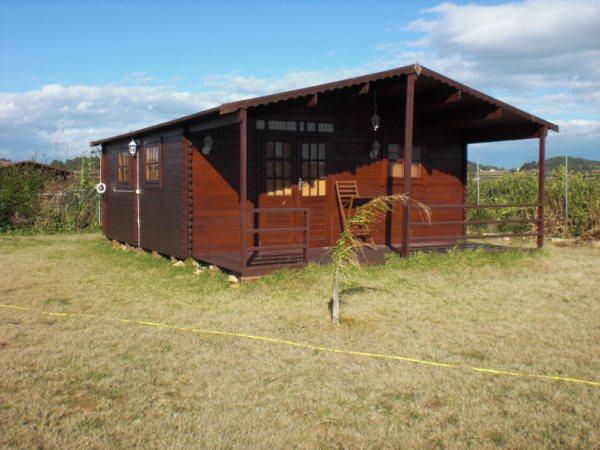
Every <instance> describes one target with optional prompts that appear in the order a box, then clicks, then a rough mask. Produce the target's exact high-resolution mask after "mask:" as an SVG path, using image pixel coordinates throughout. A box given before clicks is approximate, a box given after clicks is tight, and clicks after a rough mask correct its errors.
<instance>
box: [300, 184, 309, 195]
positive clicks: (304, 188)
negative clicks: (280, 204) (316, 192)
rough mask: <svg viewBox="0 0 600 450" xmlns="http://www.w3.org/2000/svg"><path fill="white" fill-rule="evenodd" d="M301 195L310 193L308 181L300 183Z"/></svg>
mask: <svg viewBox="0 0 600 450" xmlns="http://www.w3.org/2000/svg"><path fill="white" fill-rule="evenodd" d="M302 195H303V196H304V197H308V196H309V195H310V185H309V184H308V183H302Z"/></svg>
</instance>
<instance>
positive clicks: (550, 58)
mask: <svg viewBox="0 0 600 450" xmlns="http://www.w3.org/2000/svg"><path fill="white" fill-rule="evenodd" d="M398 30H404V31H406V30H409V31H411V32H412V33H414V37H413V38H412V40H410V41H408V40H403V41H392V42H381V43H380V44H378V45H377V46H376V47H375V49H374V56H373V58H372V59H371V60H369V61H367V62H365V63H364V64H360V65H355V66H349V67H337V68H330V69H324V70H317V71H307V70H301V69H290V70H288V71H287V72H284V73H283V74H268V75H264V76H249V75H248V74H244V73H242V72H231V73H227V74H213V75H211V76H208V77H205V78H204V79H203V80H202V81H201V83H200V85H199V86H198V89H197V90H194V91H182V90H180V89H178V88H177V85H176V83H177V82H178V80H177V78H176V77H175V78H173V79H171V80H170V81H169V83H171V84H160V83H159V82H158V81H157V80H155V79H154V78H153V77H152V74H148V73H134V74H131V75H129V76H128V77H127V78H126V79H125V80H123V81H122V82H121V83H119V84H115V85H104V86H85V85H81V86H63V85H60V84H53V85H46V86H43V87H41V88H40V89H37V90H33V91H29V92H22V93H10V92H5V93H0V156H1V157H11V158H14V159H21V158H25V157H29V156H30V155H31V154H32V153H33V152H36V151H37V152H38V156H41V155H42V154H43V153H46V154H47V156H48V157H51V156H52V151H53V146H54V142H55V141H56V139H57V138H58V136H59V134H60V132H61V130H63V132H62V137H61V142H62V143H63V145H62V146H63V148H64V147H66V146H67V145H68V146H69V147H70V148H71V149H72V151H73V152H80V151H83V150H87V145H88V142H89V141H90V140H92V139H95V138H99V137H105V136H110V135H113V134H118V133H121V132H124V131H128V130H129V129H137V128H141V127H144V126H148V125H151V124H153V123H158V122H161V121H164V120H168V119H172V118H175V117H179V116H182V115H185V114H189V113H192V112H196V111H200V110H202V109H205V108H207V107H211V106H214V105H216V104H219V103H222V102H228V101H233V100H237V99H240V98H248V97H254V96H259V95H264V94H267V93H272V92H277V91H283V90H288V89H294V88H299V87H304V86H308V85H311V84H318V83H323V82H327V81H332V80H336V79H340V78H346V77H351V76H356V75H359V74H364V73H369V72H374V71H378V70H384V69H387V68H390V67H395V66H402V65H407V64H412V63H413V62H415V61H417V60H418V61H420V62H421V63H422V64H423V65H425V66H427V67H430V68H431V69H434V70H436V71H439V72H442V73H444V74H446V75H448V76H450V77H453V78H455V79H457V80H459V81H461V82H464V83H466V84H469V85H472V86H474V87H476V88H478V89H481V90H483V91H485V92H489V93H491V94H492V95H496V96H498V97H500V98H502V99H503V100H505V101H507V102H509V103H512V104H514V105H516V106H518V107H521V108H523V109H525V110H527V111H530V112H532V113H534V114H538V115H540V116H542V117H544V118H547V119H549V120H552V121H555V122H557V123H559V125H561V134H560V135H559V136H560V137H558V138H552V140H554V139H556V141H555V142H556V143H557V144H560V145H562V144H563V143H564V145H569V146H570V147H573V146H574V147H577V148H587V149H588V151H589V149H590V148H592V146H593V145H597V142H598V141H599V140H600V2H598V1H586V0H574V1H557V0H544V1H540V0H526V1H518V2H510V3H503V4H494V5H481V4H477V3H471V4H466V5H458V4H455V3H442V4H440V5H438V6H435V7H433V8H430V9H428V10H426V11H424V12H423V13H422V16H421V17H419V18H418V19H417V20H415V21H413V22H411V23H409V24H398V26H396V27H388V29H387V30H386V31H387V32H386V33H385V34H382V36H386V37H389V36H391V33H393V32H396V31H398ZM552 140H551V141H552ZM553 145H554V144H553Z"/></svg>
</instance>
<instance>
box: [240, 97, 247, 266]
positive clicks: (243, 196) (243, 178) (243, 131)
mask: <svg viewBox="0 0 600 450" xmlns="http://www.w3.org/2000/svg"><path fill="white" fill-rule="evenodd" d="M240 115H241V121H240V234H241V239H242V242H241V245H240V275H243V274H244V271H245V269H246V260H247V252H246V201H247V200H248V199H247V197H248V112H247V111H246V110H245V109H243V110H241V111H240Z"/></svg>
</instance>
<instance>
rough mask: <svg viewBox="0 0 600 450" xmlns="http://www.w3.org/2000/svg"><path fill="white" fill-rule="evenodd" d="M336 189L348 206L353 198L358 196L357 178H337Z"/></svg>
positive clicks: (343, 202) (344, 203)
mask: <svg viewBox="0 0 600 450" xmlns="http://www.w3.org/2000/svg"><path fill="white" fill-rule="evenodd" d="M335 190H336V192H337V195H338V197H339V199H340V200H341V201H342V204H343V205H344V206H346V204H347V203H348V202H350V200H351V199H353V198H356V197H358V186H357V185H356V180H335Z"/></svg>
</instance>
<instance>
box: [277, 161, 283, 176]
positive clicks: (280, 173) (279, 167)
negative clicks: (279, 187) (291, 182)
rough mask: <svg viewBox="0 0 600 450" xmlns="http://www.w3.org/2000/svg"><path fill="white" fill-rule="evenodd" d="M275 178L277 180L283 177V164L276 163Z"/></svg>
mask: <svg viewBox="0 0 600 450" xmlns="http://www.w3.org/2000/svg"><path fill="white" fill-rule="evenodd" d="M275 176H276V177H277V178H281V177H283V162H282V161H275Z"/></svg>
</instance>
